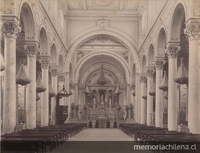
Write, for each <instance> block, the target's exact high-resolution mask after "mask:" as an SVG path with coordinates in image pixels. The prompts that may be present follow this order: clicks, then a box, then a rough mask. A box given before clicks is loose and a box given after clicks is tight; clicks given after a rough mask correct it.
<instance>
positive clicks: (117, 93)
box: [115, 85, 121, 95]
mask: <svg viewBox="0 0 200 153" xmlns="http://www.w3.org/2000/svg"><path fill="white" fill-rule="evenodd" d="M120 94H121V92H120V91H119V86H118V85H117V88H116V90H115V95H120Z"/></svg>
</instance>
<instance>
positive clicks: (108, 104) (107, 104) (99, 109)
mask: <svg viewBox="0 0 200 153" xmlns="http://www.w3.org/2000/svg"><path fill="white" fill-rule="evenodd" d="M97 88H98V89H97ZM104 88H105V89H104ZM91 89H92V92H91V94H90V95H89V96H88V97H87V105H88V109H87V112H86V116H87V118H88V119H90V120H94V119H95V120H97V119H98V120H99V121H101V120H107V121H108V120H114V119H117V118H118V110H117V107H118V105H119V95H116V94H115V93H114V90H116V89H115V87H109V88H108V87H96V88H95V87H92V88H91Z"/></svg>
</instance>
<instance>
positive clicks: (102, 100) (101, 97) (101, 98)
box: [100, 94, 104, 104]
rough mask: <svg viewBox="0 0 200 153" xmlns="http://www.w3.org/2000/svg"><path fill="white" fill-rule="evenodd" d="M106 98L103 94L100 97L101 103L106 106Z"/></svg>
mask: <svg viewBox="0 0 200 153" xmlns="http://www.w3.org/2000/svg"><path fill="white" fill-rule="evenodd" d="M103 98H104V96H103V94H101V96H100V102H101V104H104V99H103Z"/></svg>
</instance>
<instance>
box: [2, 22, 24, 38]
mask: <svg viewBox="0 0 200 153" xmlns="http://www.w3.org/2000/svg"><path fill="white" fill-rule="evenodd" d="M19 25H20V24H19V21H17V20H15V21H5V22H3V24H2V27H1V32H2V34H5V36H6V37H13V38H15V39H16V38H17V35H18V34H19V32H21V27H20V26H19Z"/></svg>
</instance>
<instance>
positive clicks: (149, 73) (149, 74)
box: [146, 65, 154, 78]
mask: <svg viewBox="0 0 200 153" xmlns="http://www.w3.org/2000/svg"><path fill="white" fill-rule="evenodd" d="M146 69H147V77H148V78H152V77H153V72H154V66H151V65H148V66H147V67H146Z"/></svg>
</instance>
